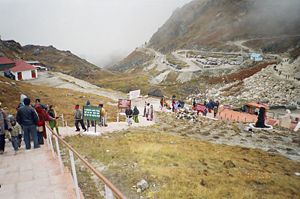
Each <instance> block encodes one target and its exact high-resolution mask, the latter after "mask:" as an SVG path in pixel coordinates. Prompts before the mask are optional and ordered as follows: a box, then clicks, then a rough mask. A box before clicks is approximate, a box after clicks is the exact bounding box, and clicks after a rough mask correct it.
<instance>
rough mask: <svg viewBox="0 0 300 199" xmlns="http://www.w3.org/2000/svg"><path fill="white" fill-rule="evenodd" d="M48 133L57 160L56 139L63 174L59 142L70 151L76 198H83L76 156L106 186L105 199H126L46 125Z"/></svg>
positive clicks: (53, 154) (48, 141)
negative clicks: (77, 172)
mask: <svg viewBox="0 0 300 199" xmlns="http://www.w3.org/2000/svg"><path fill="white" fill-rule="evenodd" d="M46 130H47V131H46V132H47V143H48V146H50V149H51V151H52V156H53V157H54V158H55V151H54V147H53V142H52V138H54V139H55V145H56V152H57V157H58V161H59V164H60V169H61V172H62V173H63V172H64V165H63V161H62V158H61V153H60V148H59V142H60V143H61V144H62V145H63V146H65V147H66V148H67V149H68V150H69V155H70V162H71V169H72V176H73V181H74V186H75V191H76V197H77V199H80V198H81V194H80V189H79V186H78V180H77V174H76V169H75V161H74V154H75V156H77V158H78V159H79V160H80V161H81V162H82V163H83V164H84V165H85V166H86V167H87V168H88V169H89V170H90V171H91V172H92V173H93V174H94V175H96V176H97V177H98V179H100V181H101V182H102V183H104V185H105V196H104V197H105V199H113V198H116V199H126V197H125V196H124V195H123V194H122V193H121V192H120V191H119V190H118V189H117V188H116V187H115V186H114V185H113V184H112V183H111V182H110V181H109V180H108V179H107V178H106V177H105V176H103V175H102V174H101V173H100V172H99V171H98V170H97V169H95V168H94V167H93V166H92V165H91V164H90V163H89V162H88V161H87V160H86V159H84V158H83V157H82V156H81V155H80V154H79V153H78V152H77V151H76V150H75V149H74V148H73V147H72V146H71V145H70V144H68V143H67V142H66V141H65V140H63V139H62V138H61V137H60V136H59V135H57V134H56V133H55V132H54V131H53V130H52V129H51V128H50V127H49V126H48V125H46Z"/></svg>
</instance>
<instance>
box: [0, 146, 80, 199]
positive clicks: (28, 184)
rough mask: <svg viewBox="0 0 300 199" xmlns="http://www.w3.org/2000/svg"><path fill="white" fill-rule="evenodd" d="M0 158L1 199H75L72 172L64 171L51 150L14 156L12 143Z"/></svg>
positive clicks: (22, 152)
mask: <svg viewBox="0 0 300 199" xmlns="http://www.w3.org/2000/svg"><path fill="white" fill-rule="evenodd" d="M5 150H6V151H5V153H4V154H3V155H0V185H1V187H0V198H1V199H71V198H76V194H75V190H74V184H73V180H72V175H71V173H70V172H69V171H68V170H67V169H65V171H64V173H62V172H61V169H60V166H59V162H58V160H57V158H53V156H52V154H51V151H50V150H49V149H48V147H47V146H46V145H45V146H42V147H41V148H40V149H31V150H27V151H26V150H25V149H24V146H22V147H21V149H20V150H19V151H18V153H17V154H16V155H14V151H13V149H12V146H11V143H8V142H7V143H6V149H5Z"/></svg>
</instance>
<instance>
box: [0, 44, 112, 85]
mask: <svg viewBox="0 0 300 199" xmlns="http://www.w3.org/2000/svg"><path fill="white" fill-rule="evenodd" d="M0 56H6V57H9V58H11V59H24V60H37V61H39V62H41V63H42V64H45V65H46V66H48V67H49V68H50V69H51V70H53V71H57V72H63V73H66V74H68V75H72V76H74V77H77V78H81V79H85V80H97V79H100V78H104V77H108V76H113V74H112V73H111V72H109V71H107V70H104V69H101V68H99V67H97V66H95V65H93V64H91V63H89V62H88V61H86V60H84V59H81V58H80V57H78V56H76V55H74V54H72V53H71V52H70V51H62V50H58V49H56V48H55V47H53V46H37V45H27V46H21V45H20V44H19V43H18V42H16V41H13V40H9V41H2V40H0Z"/></svg>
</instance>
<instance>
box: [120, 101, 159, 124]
mask: <svg viewBox="0 0 300 199" xmlns="http://www.w3.org/2000/svg"><path fill="white" fill-rule="evenodd" d="M139 114H140V111H139V109H138V108H137V106H134V108H133V109H131V108H130V107H127V108H126V110H125V115H126V121H127V123H128V125H129V126H131V125H132V120H133V121H134V122H135V123H139ZM143 117H145V118H146V119H147V121H153V118H154V109H153V105H151V104H150V103H147V102H145V106H144V112H143Z"/></svg>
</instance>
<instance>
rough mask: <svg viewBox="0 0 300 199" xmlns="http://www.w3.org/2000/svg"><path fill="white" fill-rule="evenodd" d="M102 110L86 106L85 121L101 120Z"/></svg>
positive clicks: (84, 110) (84, 109)
mask: <svg viewBox="0 0 300 199" xmlns="http://www.w3.org/2000/svg"><path fill="white" fill-rule="evenodd" d="M100 111H101V108H100V107H97V106H84V107H83V117H84V119H85V120H91V121H97V120H99V119H100Z"/></svg>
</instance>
